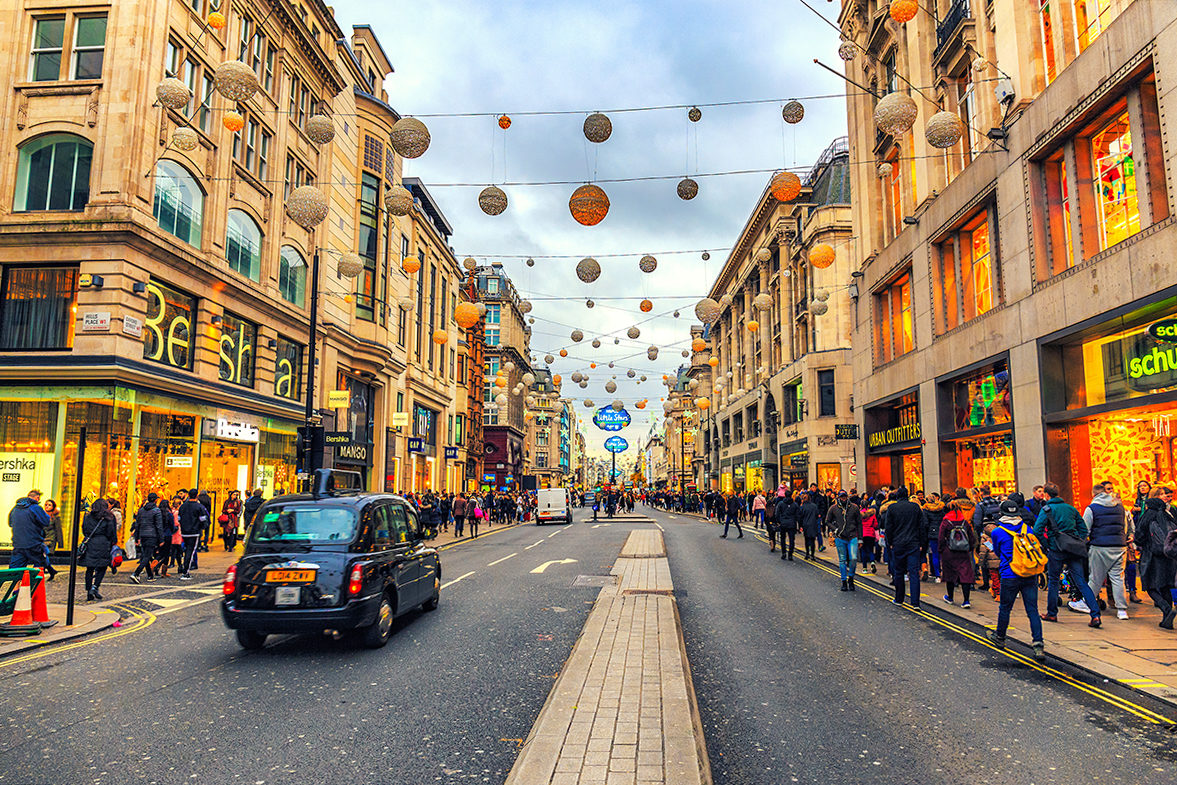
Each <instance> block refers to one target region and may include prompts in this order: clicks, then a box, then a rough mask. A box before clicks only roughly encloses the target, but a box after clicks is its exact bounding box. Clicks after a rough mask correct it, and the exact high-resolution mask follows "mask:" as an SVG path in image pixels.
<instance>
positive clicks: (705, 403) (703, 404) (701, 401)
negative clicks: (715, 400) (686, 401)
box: [695, 398, 711, 411]
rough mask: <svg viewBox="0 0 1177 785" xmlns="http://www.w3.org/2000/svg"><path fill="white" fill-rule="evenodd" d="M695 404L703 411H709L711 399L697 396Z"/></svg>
mask: <svg viewBox="0 0 1177 785" xmlns="http://www.w3.org/2000/svg"><path fill="white" fill-rule="evenodd" d="M695 406H696V407H698V408H699V409H700V410H701V411H707V409H708V408H709V407H710V406H711V401H709V400H707V399H706V398H696V399H695Z"/></svg>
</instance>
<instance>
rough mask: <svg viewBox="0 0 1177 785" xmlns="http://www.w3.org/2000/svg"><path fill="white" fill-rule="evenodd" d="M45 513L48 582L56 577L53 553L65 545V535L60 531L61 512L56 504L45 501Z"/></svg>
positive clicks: (51, 501)
mask: <svg viewBox="0 0 1177 785" xmlns="http://www.w3.org/2000/svg"><path fill="white" fill-rule="evenodd" d="M42 506H43V507H44V508H45V513H46V514H47V515H48V516H49V525H48V526H46V527H45V571H46V572H47V573H49V580H53V579H54V577H56V576H57V570H55V569H53V559H52V557H53V552H54V551H56V550H57V549H58V548H59V547H61V546H62V545H65V535H64V534H63V533H62V530H61V510H59V509H57V502H55V501H53V500H52V499H46V500H45V504H44V505H42Z"/></svg>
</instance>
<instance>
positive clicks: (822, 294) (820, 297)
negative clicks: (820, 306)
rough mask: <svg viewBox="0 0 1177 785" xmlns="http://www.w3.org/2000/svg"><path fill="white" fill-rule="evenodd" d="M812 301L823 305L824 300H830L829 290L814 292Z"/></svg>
mask: <svg viewBox="0 0 1177 785" xmlns="http://www.w3.org/2000/svg"><path fill="white" fill-rule="evenodd" d="M813 299H815V300H817V301H818V302H823V303H824V302H825V301H826V300H828V299H830V290H829V289H818V290H817V291H816V292H814V293H813Z"/></svg>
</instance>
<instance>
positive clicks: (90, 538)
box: [78, 499, 118, 602]
mask: <svg viewBox="0 0 1177 785" xmlns="http://www.w3.org/2000/svg"><path fill="white" fill-rule="evenodd" d="M82 537H83V539H82V542H81V543H80V544H79V545H78V551H79V553H78V565H79V566H81V567H85V568H86V579H85V582H86V601H87V602H94V601H95V600H99V601H101V600H102V595H101V594H99V593H98V590H99V589H100V588H101V587H102V578H103V576H105V575H106V570H107V569H108V568H109V567H110V566H111V554H112V552H113V550H114V546H115V545H117V544H118V528H117V527H116V526H115V522H114V515H113V514H112V513H111V511H110V502H108V501H107V500H106V499H95V500H94V503H93V504H91V505H90V511H89V512H87V513H86V515H85V517H83V518H82Z"/></svg>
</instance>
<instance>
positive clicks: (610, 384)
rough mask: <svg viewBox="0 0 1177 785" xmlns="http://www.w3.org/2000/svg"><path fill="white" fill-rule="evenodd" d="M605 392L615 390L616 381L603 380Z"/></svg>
mask: <svg viewBox="0 0 1177 785" xmlns="http://www.w3.org/2000/svg"><path fill="white" fill-rule="evenodd" d="M605 392H608V393H612V392H617V382H605Z"/></svg>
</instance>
